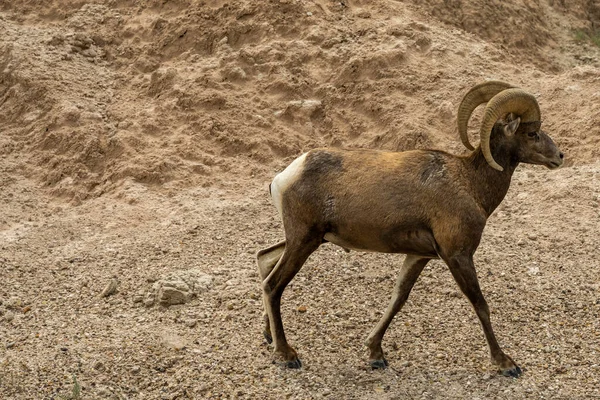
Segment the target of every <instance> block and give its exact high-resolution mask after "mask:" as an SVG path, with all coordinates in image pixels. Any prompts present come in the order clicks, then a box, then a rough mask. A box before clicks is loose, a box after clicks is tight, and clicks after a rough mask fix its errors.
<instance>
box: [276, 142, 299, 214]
mask: <svg viewBox="0 0 600 400" xmlns="http://www.w3.org/2000/svg"><path fill="white" fill-rule="evenodd" d="M305 159H306V153H304V154H302V155H301V156H300V157H298V158H296V159H295V160H294V161H293V162H292V163H291V164H290V165H288V167H287V168H286V169H284V170H283V172H281V173H279V174H277V175H276V176H275V179H273V182H272V183H271V197H272V198H273V203H275V207H276V208H277V211H279V216H280V217H283V213H282V209H283V194H284V193H285V191H286V190H287V189H288V188H289V187H290V186H291V185H292V184H293V183H294V182H296V180H297V179H298V178H299V177H300V175H301V174H302V171H303V170H304V160H305Z"/></svg>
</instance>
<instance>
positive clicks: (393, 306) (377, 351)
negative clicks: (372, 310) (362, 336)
mask: <svg viewBox="0 0 600 400" xmlns="http://www.w3.org/2000/svg"><path fill="white" fill-rule="evenodd" d="M428 262H429V258H422V257H417V256H412V255H407V256H406V259H405V260H404V264H403V265H402V268H401V269H400V274H399V275H398V280H397V281H396V287H395V288H394V292H393V294H392V300H391V301H390V304H389V305H388V307H387V309H386V310H385V313H384V314H383V317H381V320H379V323H378V324H377V326H376V327H375V329H373V331H371V333H370V334H369V336H368V337H367V340H366V341H365V344H366V345H367V347H368V348H369V350H370V356H369V363H370V364H371V367H372V368H374V369H378V368H385V367H387V365H388V362H387V360H386V359H385V357H384V354H383V349H382V347H381V341H382V340H383V335H384V334H385V331H386V330H387V328H388V327H389V326H390V323H391V322H392V319H393V318H394V316H395V315H396V314H397V313H398V311H400V309H402V306H403V305H404V303H405V302H406V300H407V299H408V295H409V294H410V291H411V289H412V287H413V285H414V284H415V282H416V281H417V278H418V277H419V275H420V274H421V271H423V268H425V265H427V263H428Z"/></svg>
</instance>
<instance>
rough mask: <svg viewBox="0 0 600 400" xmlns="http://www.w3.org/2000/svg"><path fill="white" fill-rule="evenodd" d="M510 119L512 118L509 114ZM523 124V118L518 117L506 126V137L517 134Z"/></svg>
mask: <svg viewBox="0 0 600 400" xmlns="http://www.w3.org/2000/svg"><path fill="white" fill-rule="evenodd" d="M509 118H510V114H509ZM520 123H521V118H519V117H516V118H515V119H513V120H511V121H510V122H509V123H508V124H506V125H504V134H505V135H506V136H512V135H514V134H515V132H516V131H517V129H518V128H519V124H520Z"/></svg>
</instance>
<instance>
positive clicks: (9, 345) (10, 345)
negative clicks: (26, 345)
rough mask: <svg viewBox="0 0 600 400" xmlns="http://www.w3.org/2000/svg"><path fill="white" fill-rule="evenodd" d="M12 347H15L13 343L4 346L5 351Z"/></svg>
mask: <svg viewBox="0 0 600 400" xmlns="http://www.w3.org/2000/svg"><path fill="white" fill-rule="evenodd" d="M13 347H15V342H10V343H7V344H6V348H7V349H12V348H13Z"/></svg>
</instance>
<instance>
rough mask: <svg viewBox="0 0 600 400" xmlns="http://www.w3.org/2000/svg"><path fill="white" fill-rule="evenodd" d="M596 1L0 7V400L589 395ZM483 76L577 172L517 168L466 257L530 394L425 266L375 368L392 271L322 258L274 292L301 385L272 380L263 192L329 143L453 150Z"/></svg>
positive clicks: (595, 341)
mask: <svg viewBox="0 0 600 400" xmlns="http://www.w3.org/2000/svg"><path fill="white" fill-rule="evenodd" d="M596 3H597V2H589V1H583V0H581V1H573V2H561V1H549V0H548V1H543V0H540V1H524V0H511V1H508V2H507V1H499V0H498V1H496V0H494V1H489V2H486V5H484V6H481V5H480V2H475V1H469V0H466V1H462V2H448V1H441V0H428V1H423V2H419V3H418V5H414V4H413V2H404V1H396V2H386V1H369V2H366V1H344V2H339V1H336V2H334V1H324V0H315V1H294V0H279V1H275V0H274V1H266V2H252V1H249V0H239V1H230V2H225V1H218V0H211V1H202V2H200V1H194V0H188V1H184V0H173V1H158V0H156V1H152V0H148V1H143V0H130V1H75V0H52V1H48V2H45V3H44V4H43V5H42V4H41V3H40V2H38V1H34V0H25V1H20V2H10V3H9V2H4V3H0V33H1V34H0V155H1V157H0V185H1V187H2V190H1V191H0V199H1V201H0V398H7V399H76V398H84V399H87V398H89V399H109V398H114V399H155V398H156V399H182V398H273V399H279V398H298V399H304V398H320V397H329V398H373V397H375V398H383V399H388V398H389V399H404V398H423V399H435V398H461V399H462V398H472V399H475V398H480V399H487V398H500V399H503V398H511V399H514V398H548V399H550V398H551V399H556V398H559V399H560V398H565V399H567V398H568V399H589V398H598V397H600V389H599V388H600V378H598V376H600V362H599V361H598V360H599V359H600V357H599V356H600V318H599V313H600V280H599V278H598V272H599V271H600V261H599V260H600V239H599V235H598V233H599V230H600V228H599V224H600V207H599V202H600V150H599V149H600V128H599V126H598V120H600V111H599V109H598V106H597V105H598V102H599V101H600V84H599V83H600V69H599V67H600V47H598V38H599V37H600V36H599V35H600V33H599V31H598V27H599V26H600V5H598V4H596ZM485 79H502V80H505V81H508V82H511V83H514V84H516V85H520V86H522V87H523V88H526V89H527V90H529V91H531V92H532V93H534V94H535V95H536V96H537V97H538V99H539V102H540V105H541V109H542V114H543V119H544V122H543V127H544V129H545V130H546V131H547V132H548V133H549V134H550V135H551V136H553V138H554V139H555V140H556V142H557V144H558V145H559V146H560V147H561V150H563V151H564V152H565V154H566V160H567V161H566V163H565V166H564V167H563V168H562V169H560V170H557V171H548V170H545V169H543V167H536V166H520V167H519V169H518V170H517V172H516V173H515V176H514V179H513V184H512V187H511V189H510V191H509V193H508V195H507V197H506V199H505V201H504V203H503V204H502V205H501V206H500V207H499V208H498V210H497V211H496V212H495V213H494V214H493V215H492V217H491V218H490V220H489V222H488V226H487V228H486V231H485V233H484V238H483V240H482V244H481V246H480V248H479V250H478V252H477V254H476V263H477V268H478V273H479V277H480V281H481V286H482V289H483V291H484V293H485V294H486V298H487V300H488V303H489V305H490V308H491V310H492V319H493V323H494V327H495V330H496V333H497V335H498V337H499V340H500V343H501V344H502V346H503V347H504V348H505V350H506V352H507V353H508V354H509V355H511V356H512V357H513V358H514V359H515V361H517V363H519V364H520V365H521V367H523V368H524V370H525V373H524V375H523V376H522V377H521V378H519V379H510V378H504V377H502V376H499V375H498V374H497V373H496V370H495V368H494V367H493V366H492V364H491V363H490V361H489V356H488V353H487V347H486V345H485V341H484V338H483V335H482V332H481V328H480V327H479V325H478V322H477V318H476V316H475V313H474V312H473V310H472V309H471V307H470V305H469V304H468V301H467V300H466V299H465V298H464V297H463V296H462V295H461V294H460V293H459V291H458V288H457V286H456V284H455V283H454V282H453V280H452V277H451V275H450V273H449V272H448V270H447V268H446V267H445V266H444V265H443V264H442V263H441V262H438V261H435V262H431V263H430V264H429V265H428V266H427V268H426V269H425V271H424V273H423V274H422V276H421V277H420V278H419V281H418V282H417V284H416V286H415V288H414V290H413V292H412V294H411V297H410V298H409V300H408V302H407V304H406V306H405V307H404V309H403V310H402V312H401V313H400V314H399V315H398V317H397V319H396V320H395V321H394V323H393V324H392V326H391V327H390V329H389V330H388V333H387V335H386V338H385V340H384V348H385V350H386V351H387V357H388V360H389V361H390V368H388V369H387V370H385V371H371V370H370V368H369V367H368V363H367V360H366V359H367V352H366V349H365V348H364V346H363V341H364V339H365V338H366V336H367V335H368V333H369V331H370V329H372V327H373V326H374V325H375V323H376V321H377V319H378V318H379V317H380V316H381V313H382V311H383V310H384V309H385V306H386V304H387V302H388V299H389V296H390V293H391V289H392V287H393V284H394V281H395V276H396V271H397V269H398V266H399V265H400V263H401V262H402V256H398V255H383V254H366V253H358V252H351V253H345V252H344V251H343V250H341V249H339V248H337V247H335V246H331V245H325V246H323V247H322V248H321V249H320V250H319V251H318V252H316V253H315V254H314V255H313V256H311V258H310V259H309V261H308V262H307V264H306V265H305V266H304V268H303V269H302V271H301V272H300V273H299V275H298V276H297V277H296V279H295V280H294V281H293V282H292V284H291V285H290V286H289V287H288V289H287V290H286V292H285V294H284V299H283V318H284V322H285V324H286V328H287V336H288V339H289V341H290V343H291V344H292V345H294V346H295V347H296V348H297V350H298V351H299V354H300V357H301V358H302V361H303V368H302V369H301V370H299V371H290V370H285V369H283V368H282V367H281V366H279V365H277V364H273V363H272V358H271V350H272V349H271V348H270V346H268V345H267V344H266V342H265V341H264V339H263V338H262V335H261V330H262V318H261V314H262V305H261V298H260V295H261V291H260V281H259V278H258V274H257V270H256V267H255V264H254V254H255V252H256V251H257V250H259V249H261V248H264V247H267V246H269V245H271V244H274V243H276V242H277V241H279V240H281V238H282V229H281V223H280V222H279V219H278V216H277V212H276V210H275V208H274V207H273V206H272V204H271V203H270V200H269V198H268V191H267V186H268V184H269V182H270V180H271V179H272V177H273V176H274V174H275V173H276V172H277V171H280V170H282V169H283V168H284V167H285V166H286V165H287V164H288V163H289V162H290V161H291V160H292V159H294V158H295V157H296V156H297V155H299V154H300V153H301V152H302V151H305V150H308V149H310V148H313V147H317V146H336V147H368V148H381V149H387V150H406V149H413V148H431V147H433V148H439V149H444V150H447V151H450V152H454V153H457V154H460V153H463V152H464V151H465V150H464V149H463V147H462V145H461V144H460V142H459V140H458V136H457V133H456V128H455V124H456V123H455V117H456V108H457V106H458V102H459V101H460V98H461V97H462V95H463V94H464V92H465V91H466V90H468V88H470V87H471V86H472V85H473V84H476V83H479V82H481V81H483V80H485ZM477 121H478V115H475V118H474V121H473V122H472V124H471V126H472V128H471V129H472V133H473V137H472V141H473V142H476V141H477V137H476V136H477V135H476V134H475V133H476V126H477Z"/></svg>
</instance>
